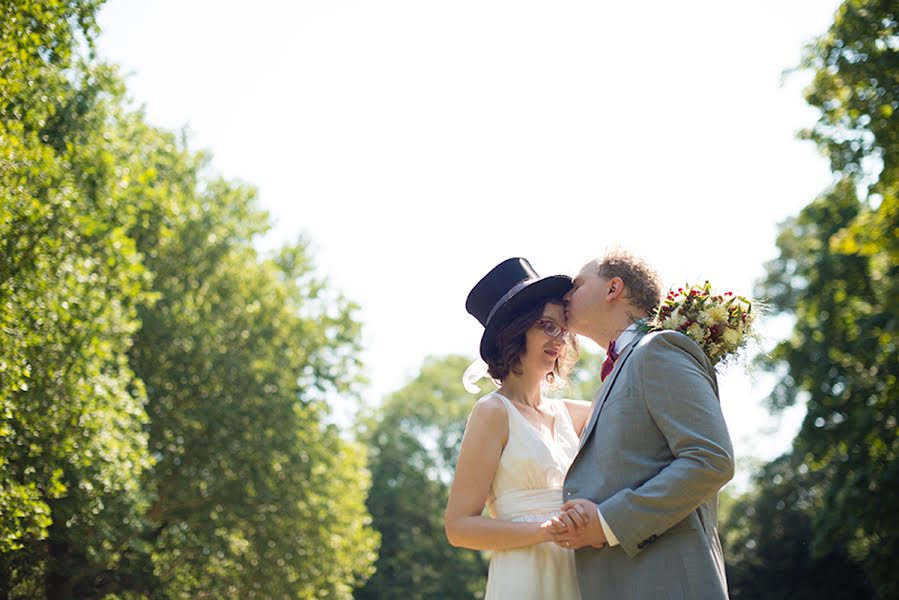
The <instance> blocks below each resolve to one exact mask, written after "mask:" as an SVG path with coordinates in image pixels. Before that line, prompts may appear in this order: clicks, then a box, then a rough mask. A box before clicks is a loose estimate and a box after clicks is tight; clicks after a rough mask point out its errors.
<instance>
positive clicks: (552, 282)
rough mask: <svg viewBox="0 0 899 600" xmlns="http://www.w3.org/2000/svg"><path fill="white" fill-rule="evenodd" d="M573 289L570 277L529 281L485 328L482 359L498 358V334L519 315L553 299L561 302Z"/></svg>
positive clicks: (562, 276)
mask: <svg viewBox="0 0 899 600" xmlns="http://www.w3.org/2000/svg"><path fill="white" fill-rule="evenodd" d="M572 287H573V284H572V281H571V277H569V276H568V275H548V276H546V277H540V278H539V279H533V280H531V281H529V282H528V284H527V285H526V286H524V287H523V288H522V289H521V290H520V291H519V292H518V293H516V294H515V295H514V296H512V297H511V298H510V299H509V300H507V301H506V303H505V304H504V305H503V306H501V307H500V308H498V309H497V311H496V314H494V315H493V316H492V317H491V319H490V321H489V322H488V323H487V326H486V327H484V335H482V336H481V358H483V359H484V360H485V361H487V360H489V359H490V358H492V357H495V356H496V354H497V353H498V352H499V348H498V347H497V344H496V335H497V333H499V330H500V329H502V327H503V326H504V325H506V324H507V323H508V322H509V321H510V320H511V319H513V318H514V317H516V316H517V315H518V313H520V312H522V311H523V310H525V309H528V308H531V307H533V306H535V305H537V304H539V303H540V302H544V303H545V302H546V301H547V300H550V299H552V298H558V299H560V300H561V298H562V296H564V295H565V294H567V293H568V291H569V290H570V289H571V288H572Z"/></svg>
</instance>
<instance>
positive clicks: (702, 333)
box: [647, 281, 756, 365]
mask: <svg viewBox="0 0 899 600" xmlns="http://www.w3.org/2000/svg"><path fill="white" fill-rule="evenodd" d="M755 316H756V314H755V313H754V312H753V311H752V302H751V301H749V300H747V299H746V298H744V297H743V296H737V295H735V294H734V293H733V292H724V293H723V294H719V293H716V292H714V291H713V290H712V286H711V285H710V284H709V282H708V281H706V282H705V285H687V286H685V287H682V288H678V289H677V291H675V290H671V291H670V292H668V296H667V297H666V298H665V299H664V300H663V301H662V303H661V304H660V305H659V307H658V308H657V309H656V311H655V313H654V314H653V315H652V316H651V317H650V320H649V322H648V323H647V325H648V327H649V329H651V330H660V329H668V330H672V331H680V332H681V333H683V334H685V335H687V336H688V337H690V339H692V340H693V341H694V342H696V343H697V344H698V345H699V347H700V348H702V349H703V350H704V351H705V353H706V354H707V355H708V357H709V359H710V360H711V361H712V364H713V365H716V364H718V363H719V362H721V360H722V359H725V358H730V357H731V356H734V355H736V353H737V351H739V350H740V349H741V348H743V347H744V346H745V345H746V343H747V342H748V341H749V339H750V338H752V337H754V336H755V333H754V332H753V329H752V326H753V322H754V321H755Z"/></svg>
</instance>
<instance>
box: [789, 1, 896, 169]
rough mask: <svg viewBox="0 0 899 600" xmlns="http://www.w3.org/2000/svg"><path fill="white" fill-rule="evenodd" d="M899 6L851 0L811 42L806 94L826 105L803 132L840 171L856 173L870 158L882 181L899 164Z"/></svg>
mask: <svg viewBox="0 0 899 600" xmlns="http://www.w3.org/2000/svg"><path fill="white" fill-rule="evenodd" d="M897 36H899V9H897V6H896V3H895V2H893V1H891V0H846V1H845V2H843V4H842V5H841V6H840V8H839V9H838V10H837V14H836V15H835V17H834V22H833V25H832V26H831V27H830V30H829V31H828V32H827V33H826V34H824V35H823V36H821V37H820V38H819V39H818V40H817V42H816V43H814V44H812V45H810V46H809V48H808V51H807V52H806V56H805V60H804V61H803V66H804V67H805V68H808V69H812V70H814V72H815V78H814V81H813V82H812V85H811V86H810V87H809V89H808V90H807V91H806V100H807V101H808V103H809V104H811V105H812V106H814V107H816V108H818V109H819V110H820V111H821V117H820V119H819V120H818V123H817V124H816V125H815V127H813V128H812V129H810V130H808V131H805V132H803V135H804V136H805V137H807V138H809V139H812V140H814V141H815V142H816V143H817V144H818V145H819V147H820V148H821V149H822V150H823V151H824V152H825V153H826V154H827V156H829V157H830V160H831V166H832V168H833V170H834V171H835V172H839V173H844V174H847V175H853V176H856V175H859V174H861V172H862V171H863V169H864V168H866V164H865V162H866V161H870V159H871V158H872V157H874V158H877V159H879V160H880V161H881V162H882V163H883V179H884V180H888V181H896V180H897V175H899V173H897V171H896V169H897V168H899V162H897V160H899V127H897V122H899V77H897V76H896V73H897V72H899V44H897V41H896V40H897Z"/></svg>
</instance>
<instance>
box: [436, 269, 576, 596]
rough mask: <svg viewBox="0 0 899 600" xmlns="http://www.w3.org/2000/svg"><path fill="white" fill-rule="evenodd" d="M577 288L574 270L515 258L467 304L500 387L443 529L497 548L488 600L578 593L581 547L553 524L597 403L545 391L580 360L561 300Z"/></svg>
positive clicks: (478, 420) (475, 427)
mask: <svg viewBox="0 0 899 600" xmlns="http://www.w3.org/2000/svg"><path fill="white" fill-rule="evenodd" d="M571 286H572V283H571V279H570V278H569V277H567V276H564V275H555V276H550V277H543V278H541V277H538V276H537V274H536V272H535V271H534V269H533V268H532V267H531V265H530V264H529V263H528V261H526V260H525V259H523V258H511V259H508V260H506V261H504V262H502V263H500V264H499V265H497V266H496V267H495V268H494V269H493V270H491V271H490V272H489V273H488V274H487V275H486V276H485V277H484V278H483V279H482V280H481V281H480V282H478V284H477V285H476V286H475V287H474V288H473V289H472V290H471V293H470V294H469V296H468V300H467V301H466V309H467V310H468V312H470V313H471V314H472V315H473V316H475V318H477V319H478V321H480V323H481V324H482V325H483V326H484V334H483V337H482V338H481V347H480V354H481V358H483V359H484V361H485V362H486V364H487V367H488V373H489V374H490V376H491V378H493V379H494V380H496V381H499V382H501V383H502V385H501V387H500V388H499V389H498V390H496V391H495V392H492V393H490V394H487V395H486V396H484V397H483V398H481V399H480V400H478V402H477V404H475V406H474V409H473V410H472V412H471V415H470V416H469V419H468V424H467V426H466V429H465V435H464V437H463V439H462V445H461V448H460V451H459V459H458V462H457V466H456V473H455V477H454V479H453V484H452V487H451V489H450V494H449V500H448V502H447V506H446V516H445V527H446V535H447V538H448V540H449V542H450V543H451V544H452V545H453V546H457V547H463V548H471V549H474V550H492V551H493V557H492V559H491V561H490V570H489V574H488V579H487V594H486V596H485V598H486V599H494V598H516V599H528V598H533V599H538V598H557V599H559V600H567V599H572V600H578V599H579V598H580V593H579V591H578V583H577V574H576V572H575V564H574V552H573V551H572V550H567V549H565V548H562V547H560V546H558V545H556V544H554V543H552V542H551V539H552V538H551V537H550V534H549V530H548V521H549V520H550V519H551V518H552V517H553V516H556V515H558V514H559V511H560V508H561V506H562V503H563V501H562V484H563V482H564V480H565V474H566V472H567V471H568V467H569V466H570V465H571V462H572V460H573V459H574V457H575V455H576V454H577V450H578V442H579V437H580V433H581V430H582V429H583V427H584V424H585V423H586V421H587V418H588V416H589V411H590V404H589V403H588V402H579V401H573V400H554V399H551V398H546V397H544V396H543V395H542V394H541V388H542V385H543V384H544V383H550V384H552V383H555V382H556V381H557V380H558V379H559V378H560V377H562V376H563V374H564V373H565V372H566V371H567V369H568V368H570V366H571V364H572V363H573V362H574V360H576V359H577V345H576V341H575V337H574V335H573V334H572V333H570V332H569V331H568V330H567V329H566V328H565V311H564V307H563V304H562V297H563V295H564V294H565V293H566V292H567V291H568V290H569V289H571ZM485 505H486V507H487V509H488V510H489V513H490V517H486V516H482V515H483V512H484V507H485Z"/></svg>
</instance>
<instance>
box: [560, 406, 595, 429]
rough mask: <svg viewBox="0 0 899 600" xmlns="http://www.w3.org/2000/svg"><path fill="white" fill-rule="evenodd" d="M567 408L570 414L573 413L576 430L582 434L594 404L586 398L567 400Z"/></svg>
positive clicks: (572, 418) (572, 419)
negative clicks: (585, 399)
mask: <svg viewBox="0 0 899 600" xmlns="http://www.w3.org/2000/svg"><path fill="white" fill-rule="evenodd" d="M565 408H567V409H568V414H570V415H571V422H572V424H574V430H575V431H576V432H577V434H578V435H581V434H582V433H583V432H584V425H586V424H587V419H589V418H590V411H591V410H593V405H592V404H590V403H589V402H586V401H584V400H565Z"/></svg>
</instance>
